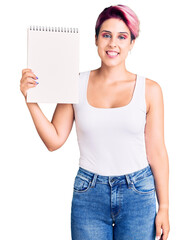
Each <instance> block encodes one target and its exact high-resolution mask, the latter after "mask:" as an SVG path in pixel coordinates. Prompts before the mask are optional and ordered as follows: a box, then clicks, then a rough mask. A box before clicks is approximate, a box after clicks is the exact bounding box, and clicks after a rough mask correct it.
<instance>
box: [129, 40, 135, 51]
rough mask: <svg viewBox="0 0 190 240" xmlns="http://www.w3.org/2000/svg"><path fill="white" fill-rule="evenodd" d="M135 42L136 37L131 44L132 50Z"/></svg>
mask: <svg viewBox="0 0 190 240" xmlns="http://www.w3.org/2000/svg"><path fill="white" fill-rule="evenodd" d="M134 44H135V39H133V40H132V43H131V44H130V50H131V49H132V48H133V46H134Z"/></svg>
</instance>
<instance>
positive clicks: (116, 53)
mask: <svg viewBox="0 0 190 240" xmlns="http://www.w3.org/2000/svg"><path fill="white" fill-rule="evenodd" d="M106 54H107V55H109V56H117V55H118V54H119V53H118V52H110V51H106Z"/></svg>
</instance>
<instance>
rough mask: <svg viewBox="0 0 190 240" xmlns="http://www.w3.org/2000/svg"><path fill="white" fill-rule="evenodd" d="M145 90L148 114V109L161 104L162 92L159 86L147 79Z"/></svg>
mask: <svg viewBox="0 0 190 240" xmlns="http://www.w3.org/2000/svg"><path fill="white" fill-rule="evenodd" d="M145 89H146V90H145V92H146V99H147V102H148V106H149V107H148V112H149V110H150V108H153V107H154V106H156V105H157V104H162V103H163V92H162V88H161V86H160V84H159V83H158V82H156V81H154V80H152V79H149V78H145Z"/></svg>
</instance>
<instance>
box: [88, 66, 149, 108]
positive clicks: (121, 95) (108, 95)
mask: <svg viewBox="0 0 190 240" xmlns="http://www.w3.org/2000/svg"><path fill="white" fill-rule="evenodd" d="M148 81H149V80H147V79H146V85H145V89H147V87H148V86H147V85H148V83H147V82H148ZM150 81H151V80H150ZM135 84H136V74H133V73H129V78H128V80H126V81H125V80H122V81H116V82H114V83H112V84H105V83H104V82H103V81H101V80H100V79H98V78H97V70H92V71H91V72H90V76H89V81H88V86H87V101H88V103H89V104H90V105H91V106H93V107H97V108H116V107H122V106H126V105H128V104H129V103H130V101H131V99H132V97H133V92H134V89H135ZM147 93H148V91H145V98H146V106H147V112H148V111H149V100H148V96H147Z"/></svg>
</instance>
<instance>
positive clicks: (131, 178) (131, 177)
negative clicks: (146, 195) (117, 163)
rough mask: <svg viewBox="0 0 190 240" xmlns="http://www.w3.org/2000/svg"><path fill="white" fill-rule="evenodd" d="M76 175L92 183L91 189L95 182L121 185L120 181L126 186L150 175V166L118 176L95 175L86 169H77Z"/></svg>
mask: <svg viewBox="0 0 190 240" xmlns="http://www.w3.org/2000/svg"><path fill="white" fill-rule="evenodd" d="M77 175H80V176H82V177H83V178H86V179H87V180H89V181H91V182H92V186H91V187H94V186H95V183H96V182H100V183H104V184H110V185H113V184H114V183H118V182H120V183H121V182H122V181H127V184H128V185H130V184H133V183H135V182H136V181H139V180H140V179H142V178H144V177H147V176H149V175H152V170H151V167H150V165H148V166H147V167H145V168H142V169H140V170H138V171H135V172H132V173H129V174H124V175H119V176H104V175H98V174H96V173H93V172H91V171H88V170H87V169H84V168H82V167H79V169H78V172H77Z"/></svg>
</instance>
